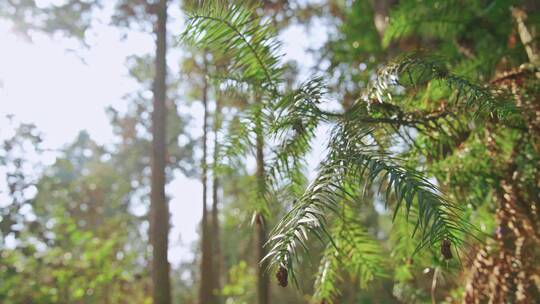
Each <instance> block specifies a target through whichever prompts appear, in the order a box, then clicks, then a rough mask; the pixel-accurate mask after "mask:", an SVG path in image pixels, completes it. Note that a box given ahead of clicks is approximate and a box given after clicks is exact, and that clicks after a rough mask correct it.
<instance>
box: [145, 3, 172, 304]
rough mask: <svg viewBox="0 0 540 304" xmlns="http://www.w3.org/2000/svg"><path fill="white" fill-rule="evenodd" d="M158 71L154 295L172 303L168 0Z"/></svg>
mask: <svg viewBox="0 0 540 304" xmlns="http://www.w3.org/2000/svg"><path fill="white" fill-rule="evenodd" d="M156 14H157V24H156V28H155V33H156V58H155V60H156V61H155V64H156V74H155V75H154V86H153V91H154V92H153V94H154V100H153V111H152V184H151V195H150V213H151V214H150V216H151V219H150V221H151V229H150V233H151V237H150V241H151V244H152V283H153V285H152V286H153V289H152V297H153V300H154V304H170V303H171V287H170V278H169V268H170V266H169V261H168V259H167V250H168V237H169V208H168V205H167V199H166V197H165V166H166V144H165V141H166V133H165V126H166V116H167V109H166V98H167V84H166V76H167V63H166V56H167V0H160V1H159V3H158V6H157V11H156Z"/></svg>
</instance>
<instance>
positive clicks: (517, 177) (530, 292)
mask: <svg viewBox="0 0 540 304" xmlns="http://www.w3.org/2000/svg"><path fill="white" fill-rule="evenodd" d="M512 14H513V17H514V19H515V21H516V25H517V28H518V32H519V34H520V39H521V42H522V43H523V45H524V46H525V49H526V52H527V55H528V57H529V60H530V64H532V65H533V66H534V65H537V64H538V51H537V50H536V48H535V47H534V45H532V44H531V39H530V37H531V35H530V34H529V32H528V29H527V27H526V25H525V22H524V21H525V19H526V14H525V12H524V11H522V10H520V9H517V8H513V9H512ZM507 74H508V75H503V77H500V78H499V79H502V80H497V81H495V82H493V84H496V85H498V86H501V87H503V88H505V89H508V90H511V91H512V93H513V94H514V96H515V102H516V105H517V106H518V107H519V108H522V109H524V111H522V115H523V120H524V121H525V123H526V126H527V130H526V131H525V132H522V134H520V135H519V136H520V137H519V138H520V139H519V141H518V143H517V144H516V145H515V147H514V150H513V153H512V155H511V156H510V158H509V159H508V160H507V162H506V164H505V165H504V175H503V176H502V178H501V179H500V184H499V186H498V187H497V189H496V190H495V198H496V200H497V203H498V208H497V212H496V219H497V224H498V227H497V231H496V233H495V241H494V242H491V243H489V244H488V245H487V246H485V247H484V248H482V249H481V250H480V251H479V252H478V253H477V255H476V257H475V259H474V261H473V264H472V269H471V273H470V276H469V281H468V283H467V286H466V290H465V302H466V303H536V302H535V301H537V300H538V299H540V265H539V264H538V261H539V260H540V231H539V229H538V227H539V214H538V213H539V210H538V209H539V207H540V203H539V202H540V197H539V195H538V194H539V193H540V164H538V165H537V166H536V171H535V172H534V175H533V176H534V184H533V185H532V186H531V185H527V184H526V183H525V179H524V177H523V175H524V172H523V171H522V170H521V169H520V168H519V166H518V163H517V158H518V156H519V154H520V153H521V152H522V151H523V148H524V147H523V146H524V145H525V144H527V143H530V144H532V146H533V147H534V149H535V152H536V153H537V154H540V145H539V144H538V143H540V100H539V97H538V96H535V95H531V94H526V92H525V91H524V89H523V88H522V87H523V85H524V84H525V83H526V81H527V79H526V73H523V71H518V72H514V73H507ZM536 78H537V79H538V78H540V75H539V74H538V73H537V74H536ZM488 149H489V152H490V155H491V156H492V157H493V159H496V158H497V157H498V155H497V154H499V153H501V151H500V148H499V147H498V146H497V144H496V142H495V139H494V138H493V136H492V130H490V132H488Z"/></svg>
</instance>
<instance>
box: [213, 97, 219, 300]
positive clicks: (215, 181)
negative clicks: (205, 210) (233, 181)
mask: <svg viewBox="0 0 540 304" xmlns="http://www.w3.org/2000/svg"><path fill="white" fill-rule="evenodd" d="M220 128H221V102H220V100H219V97H218V96H216V110H215V113H214V127H213V131H214V159H213V165H214V168H213V172H212V177H213V181H212V237H213V249H214V251H213V255H214V256H213V258H214V273H213V274H214V275H213V278H214V281H213V282H212V287H213V288H214V290H219V289H221V282H220V278H221V244H220V237H219V210H218V204H219V194H218V191H219V177H218V175H217V170H216V169H217V163H218V162H219V140H218V132H219V129H220ZM216 300H219V299H216Z"/></svg>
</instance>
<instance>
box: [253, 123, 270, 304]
mask: <svg viewBox="0 0 540 304" xmlns="http://www.w3.org/2000/svg"><path fill="white" fill-rule="evenodd" d="M258 114H259V115H257V121H256V124H257V126H256V132H257V134H256V137H257V138H256V141H257V142H256V162H257V171H256V179H257V181H256V182H257V193H258V195H259V200H260V201H261V202H262V201H263V200H264V193H265V192H266V189H265V188H266V183H265V180H264V179H265V173H264V151H263V150H264V138H263V127H262V122H261V118H260V115H262V113H260V112H259V113H258ZM265 243H266V226H265V220H264V215H263V214H262V212H258V213H257V214H256V218H255V252H256V262H257V264H256V265H255V268H256V269H257V303H258V304H268V303H270V280H269V278H268V273H267V272H266V268H267V267H266V265H261V264H260V261H261V260H262V259H263V258H264V257H265V256H266V250H265V248H264V244H265ZM264 264H266V263H264Z"/></svg>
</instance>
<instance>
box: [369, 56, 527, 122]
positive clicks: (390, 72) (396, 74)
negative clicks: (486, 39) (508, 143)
mask: <svg viewBox="0 0 540 304" xmlns="http://www.w3.org/2000/svg"><path fill="white" fill-rule="evenodd" d="M432 81H436V82H438V83H440V84H444V85H445V86H447V87H448V89H449V90H450V92H449V94H450V96H449V98H448V100H449V101H450V105H455V106H456V107H457V108H461V109H471V110H473V111H474V112H475V114H476V115H479V114H482V113H486V112H487V113H488V114H490V115H491V116H493V117H497V118H499V119H503V118H508V117H509V116H510V115H511V114H514V113H516V112H517V108H516V107H515V104H514V103H513V102H511V101H510V100H509V98H508V97H509V95H508V92H505V91H501V90H497V89H495V88H489V87H483V86H480V85H477V84H474V83H472V82H471V81H469V80H467V79H464V78H462V77H459V76H457V75H454V74H452V73H450V72H449V71H448V69H447V68H446V67H445V66H444V64H443V62H442V61H439V60H437V59H436V58H433V57H432V58H428V57H424V56H421V55H418V54H412V55H407V56H405V57H403V58H400V59H397V60H396V61H395V62H394V63H391V64H388V65H386V66H385V67H384V68H382V69H380V70H379V72H378V73H377V77H376V78H375V79H374V81H372V82H371V83H370V84H369V87H368V89H367V91H366V94H365V95H364V100H365V101H367V102H372V101H377V102H379V103H383V102H385V101H387V100H389V99H392V96H393V95H399V94H400V92H399V91H400V90H402V88H403V87H407V86H414V87H416V86H420V85H424V84H426V83H429V82H432Z"/></svg>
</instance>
